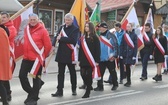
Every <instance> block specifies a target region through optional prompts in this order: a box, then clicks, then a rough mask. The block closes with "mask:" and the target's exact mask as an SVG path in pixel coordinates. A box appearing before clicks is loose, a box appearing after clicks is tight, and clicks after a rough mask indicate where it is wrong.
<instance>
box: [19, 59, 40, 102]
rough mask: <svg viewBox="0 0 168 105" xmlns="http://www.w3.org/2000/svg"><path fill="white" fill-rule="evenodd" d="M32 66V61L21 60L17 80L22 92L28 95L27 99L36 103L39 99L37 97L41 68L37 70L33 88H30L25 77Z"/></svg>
mask: <svg viewBox="0 0 168 105" xmlns="http://www.w3.org/2000/svg"><path fill="white" fill-rule="evenodd" d="M33 64H34V61H29V60H24V59H23V60H22V64H21V68H20V72H19V79H20V83H21V85H22V88H23V90H24V91H25V92H27V93H28V98H32V99H34V100H36V101H37V100H38V99H39V97H38V95H39V90H40V85H41V79H40V77H41V72H42V66H41V67H40V68H39V71H38V73H37V76H36V78H33V86H32V87H31V85H30V83H29V80H28V78H27V75H28V73H29V72H30V70H31V68H32V66H33Z"/></svg>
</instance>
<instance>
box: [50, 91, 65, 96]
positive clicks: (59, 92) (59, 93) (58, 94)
mask: <svg viewBox="0 0 168 105" xmlns="http://www.w3.org/2000/svg"><path fill="white" fill-rule="evenodd" d="M51 96H52V97H62V96H63V90H57V92H55V93H54V94H51Z"/></svg>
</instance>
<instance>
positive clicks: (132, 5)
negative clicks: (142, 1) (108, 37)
mask: <svg viewBox="0 0 168 105" xmlns="http://www.w3.org/2000/svg"><path fill="white" fill-rule="evenodd" d="M134 3H135V2H133V3H132V4H131V6H130V7H129V9H128V11H127V12H126V14H125V16H124V17H123V19H122V20H121V24H122V23H123V22H124V20H125V18H126V17H127V16H128V14H129V13H130V11H131V9H132V8H133V7H134Z"/></svg>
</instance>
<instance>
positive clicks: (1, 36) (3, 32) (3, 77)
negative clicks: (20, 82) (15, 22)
mask: <svg viewBox="0 0 168 105" xmlns="http://www.w3.org/2000/svg"><path fill="white" fill-rule="evenodd" d="M1 19H2V18H1V15H0V24H1ZM8 36H9V30H8V29H7V28H6V27H5V26H4V25H0V49H3V50H1V54H0V96H1V101H2V104H3V105H9V103H8V102H7V90H6V88H5V86H4V81H9V80H10V79H11V78H12V70H11V67H10V61H9V59H10V48H9V46H10V43H9V38H8Z"/></svg>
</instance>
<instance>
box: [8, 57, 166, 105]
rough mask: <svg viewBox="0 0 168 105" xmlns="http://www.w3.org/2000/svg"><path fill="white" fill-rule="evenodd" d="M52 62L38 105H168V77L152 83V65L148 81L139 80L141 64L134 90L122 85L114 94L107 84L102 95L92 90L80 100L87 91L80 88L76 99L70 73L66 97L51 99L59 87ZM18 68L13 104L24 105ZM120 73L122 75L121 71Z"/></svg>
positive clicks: (133, 78) (153, 67)
mask: <svg viewBox="0 0 168 105" xmlns="http://www.w3.org/2000/svg"><path fill="white" fill-rule="evenodd" d="M52 60H53V61H52V62H51V64H50V65H49V68H48V73H46V74H44V75H43V77H42V79H43V80H44V81H45V85H44V86H43V87H42V89H41V91H40V100H39V101H38V105H168V75H163V81H162V82H158V83H156V82H155V81H153V80H152V77H153V76H154V75H155V73H156V66H155V65H154V64H149V67H148V69H149V72H148V74H149V77H148V80H146V81H141V80H139V77H140V74H141V65H138V66H137V67H136V69H135V71H134V74H133V76H132V86H131V87H124V86H123V85H119V88H118V90H116V91H111V87H112V86H111V85H109V84H104V89H105V90H104V91H103V92H95V91H92V92H91V95H90V98H88V99H82V98H81V97H82V96H83V94H84V92H85V91H84V90H80V89H77V96H72V95H71V94H72V93H71V88H70V87H71V85H70V79H69V73H68V72H67V73H66V74H65V77H66V78H65V88H64V96H63V97H61V98H55V97H51V93H55V91H56V85H57V68H56V63H55V62H54V58H53V59H52ZM17 65H18V66H17V68H16V71H15V73H14V78H13V79H12V80H11V87H12V91H13V92H12V96H13V98H12V101H11V102H10V105H24V104H23V102H24V100H25V98H26V93H25V92H24V91H23V90H22V88H21V85H20V82H19V79H18V77H17V75H18V70H19V66H20V62H18V63H17ZM117 72H118V75H119V71H117ZM108 75H109V73H108V71H106V73H105V77H104V79H107V78H108ZM77 78H78V87H79V86H80V85H82V83H83V82H82V79H81V77H80V74H79V72H77ZM30 81H31V78H30ZM124 82H125V81H124ZM93 87H96V81H94V82H93Z"/></svg>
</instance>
